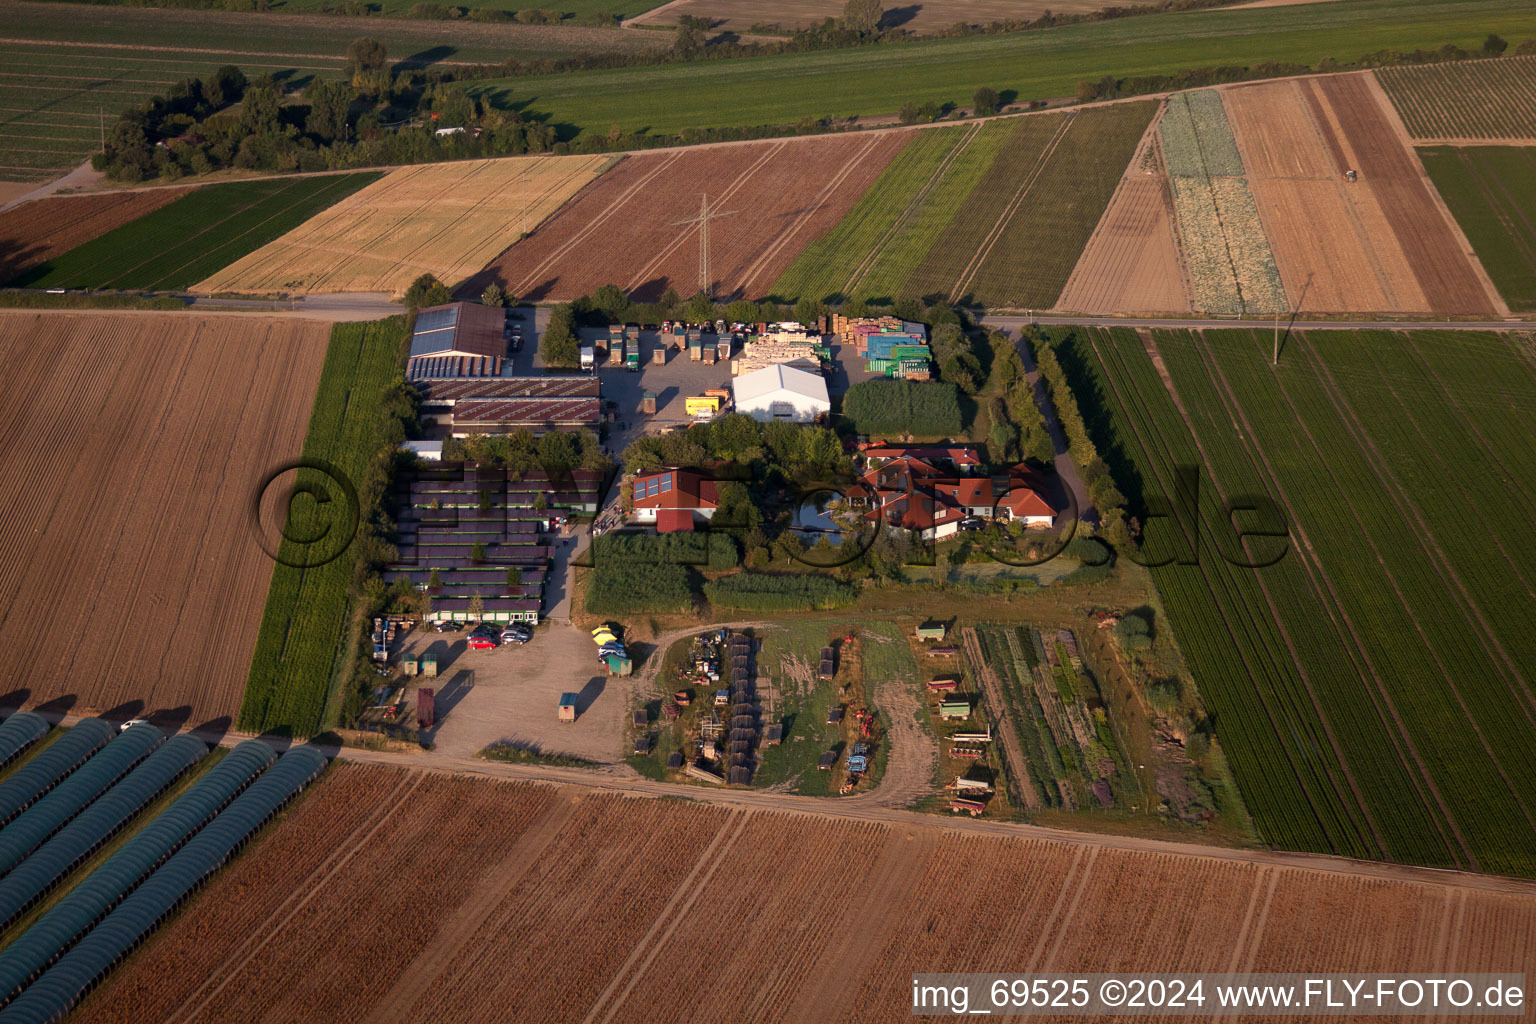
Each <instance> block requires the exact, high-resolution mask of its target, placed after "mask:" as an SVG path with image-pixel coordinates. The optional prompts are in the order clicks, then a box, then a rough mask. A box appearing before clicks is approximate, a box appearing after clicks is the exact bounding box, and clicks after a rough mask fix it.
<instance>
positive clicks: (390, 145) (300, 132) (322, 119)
mask: <svg viewBox="0 0 1536 1024" xmlns="http://www.w3.org/2000/svg"><path fill="white" fill-rule="evenodd" d="M347 58H348V63H349V66H350V78H349V79H347V80H341V79H315V80H314V81H312V82H310V83H309V84H308V85H307V86H306V87H305V89H304V90H303V93H302V95H301V96H300V95H291V94H289V92H288V91H287V89H286V88H285V87H284V85H283V84H282V83H281V82H279V81H278V80H277V79H276V78H274V77H273V76H271V75H263V76H261V77H259V78H256V79H254V80H252V79H249V78H247V76H246V75H245V73H244V72H243V71H241V70H240V69H239V68H238V67H235V66H233V65H226V66H224V67H221V68H219V69H218V70H217V71H215V72H214V74H213V75H212V76H211V77H210V78H209V79H207V80H206V81H205V80H204V79H201V78H196V77H188V78H183V79H181V80H179V81H177V82H175V83H173V84H172V85H171V86H170V87H169V88H168V89H167V90H166V92H165V93H164V94H163V95H156V96H152V97H150V98H149V99H148V100H145V101H144V102H143V103H140V104H139V105H137V106H135V107H130V108H128V109H127V110H125V111H123V113H122V114H121V115H120V116H119V117H118V119H117V121H116V122H115V123H114V124H113V126H112V130H111V132H110V133H109V134H108V136H107V138H106V140H105V145H104V147H103V150H102V151H101V152H100V153H97V154H96V155H95V156H94V157H92V161H91V162H92V165H93V166H94V167H95V168H96V169H97V170H99V171H105V172H106V173H107V175H108V176H109V177H111V178H113V179H114V180H117V181H142V180H144V179H145V178H148V177H152V176H159V177H161V178H165V179H169V180H174V179H176V178H180V177H182V176H183V175H186V174H207V173H209V172H210V171H216V170H220V169H222V168H226V167H238V168H242V169H246V170H262V171H288V172H292V171H322V170H339V169H346V168H352V167H372V166H379V165H385V164H399V163H421V162H428V161H436V160H454V159H462V158H468V157H486V156H514V155H518V154H523V153H542V152H548V151H549V150H551V149H552V148H554V146H555V130H554V128H552V127H550V126H549V125H546V124H542V123H540V122H538V121H532V120H526V119H524V118H523V117H522V115H520V114H518V113H517V112H515V111H504V110H499V109H497V108H496V107H494V106H493V105H492V104H490V103H489V102H488V101H486V100H485V99H484V98H482V97H476V96H472V95H470V92H469V90H468V88H467V87H465V86H462V85H456V84H453V83H445V82H435V81H432V80H430V79H429V78H428V77H427V76H424V75H421V74H420V73H406V74H395V73H393V72H392V71H391V69H390V66H389V59H388V53H387V51H386V49H385V47H384V45H383V44H382V43H379V42H378V41H376V40H373V39H367V38H360V39H356V40H354V41H353V42H352V45H351V46H350V48H349V49H348V52H347Z"/></svg>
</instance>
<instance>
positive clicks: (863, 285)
mask: <svg viewBox="0 0 1536 1024" xmlns="http://www.w3.org/2000/svg"><path fill="white" fill-rule="evenodd" d="M1016 128H1017V125H1015V124H1013V123H1011V122H1008V121H989V122H987V123H986V124H983V125H982V126H981V127H980V128H979V129H978V130H977V132H976V134H975V136H974V137H972V138H971V140H970V142H969V143H966V144H965V148H964V149H958V150H957V152H956V153H955V157H954V159H953V161H951V163H950V165H949V167H948V168H946V169H945V171H944V174H943V177H941V178H940V179H939V181H938V182H937V183H935V185H934V187H933V189H932V190H931V191H930V192H929V193H928V195H927V196H926V197H924V199H923V202H922V203H920V204H919V205H918V206H917V208H916V209H914V210H913V211H912V215H911V216H910V217H909V218H908V219H907V221H906V223H905V224H903V225H902V226H901V228H900V229H899V230H898V231H897V233H896V234H895V235H894V236H893V237H892V238H891V240H890V242H889V243H888V244H887V245H886V247H885V251H884V253H883V254H882V255H881V258H880V259H879V260H878V261H876V262H875V264H874V265H873V266H872V267H870V269H869V271H868V273H866V274H865V275H864V279H863V280H862V281H860V282H859V286H858V288H857V289H856V290H855V294H856V295H857V296H858V297H859V298H880V297H882V296H892V297H897V298H901V297H918V296H920V295H921V294H922V292H921V291H920V290H918V289H916V288H913V287H909V282H910V281H911V280H912V278H913V276H914V275H915V274H916V273H917V272H918V270H919V268H921V267H922V266H923V264H924V263H925V261H926V260H927V259H928V255H929V253H930V252H931V251H932V250H933V248H934V246H935V244H936V241H937V239H938V238H939V236H940V235H941V234H942V233H943V232H944V230H945V228H947V227H948V226H949V224H950V222H951V221H953V220H954V218H955V214H956V213H957V212H958V211H959V210H960V207H961V206H962V205H963V204H965V203H966V202H967V201H968V200H969V199H970V197H971V194H972V193H973V192H974V191H975V190H976V188H977V184H978V183H979V182H981V181H982V180H983V176H984V175H986V174H987V173H988V169H989V168H991V167H992V165H993V163H994V162H995V161H996V160H997V159H998V156H999V154H1001V153H1002V152H1003V151H1004V147H1005V146H1006V145H1007V144H1008V143H1009V140H1010V139H1012V138H1013V133H1014V131H1015V129H1016Z"/></svg>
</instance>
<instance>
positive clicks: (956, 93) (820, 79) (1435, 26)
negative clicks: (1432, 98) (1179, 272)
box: [485, 0, 1536, 132]
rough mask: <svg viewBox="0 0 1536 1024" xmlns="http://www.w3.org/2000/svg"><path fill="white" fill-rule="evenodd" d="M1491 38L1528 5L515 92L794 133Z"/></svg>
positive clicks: (574, 118) (564, 106)
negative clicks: (1210, 71) (994, 97)
mask: <svg viewBox="0 0 1536 1024" xmlns="http://www.w3.org/2000/svg"><path fill="white" fill-rule="evenodd" d="M1489 32H1497V33H1499V34H1500V35H1502V36H1504V37H1505V38H1506V39H1510V40H1520V39H1526V38H1531V37H1536V9H1533V8H1532V6H1531V5H1530V3H1529V2H1528V0H1336V2H1334V3H1327V4H1307V5H1292V6H1282V7H1259V8H1247V9H1242V10H1206V11H1191V12H1181V13H1173V14H1157V15H1149V16H1145V17H1136V18H1123V19H1118V20H1114V21H1107V22H1092V23H1088V24H1083V25H1068V26H1063V27H1060V28H1053V29H1049V30H1045V31H1039V32H1020V33H1013V34H1010V35H995V36H975V37H970V38H959V39H944V40H935V41H930V42H914V43H903V44H897V45H887V46H875V47H865V48H862V49H857V50H830V51H821V52H809V53H797V54H785V55H779V56H774V57H761V58H753V59H751V60H724V61H707V62H703V63H688V64H671V65H666V66H661V67H641V68H627V69H616V70H611V71H591V72H582V73H579V74H565V75H550V76H542V77H528V78H514V79H507V80H503V81H501V82H499V83H496V82H493V83H488V84H487V85H486V86H485V88H487V89H491V90H495V89H498V88H506V89H509V90H511V92H512V95H513V98H514V100H515V101H516V102H517V103H518V104H519V105H520V106H521V105H522V104H524V103H527V104H528V107H529V109H530V110H532V111H535V112H537V113H539V114H541V115H548V117H549V118H550V119H551V120H552V121H554V122H555V123H556V124H559V125H563V126H566V127H567V130H568V131H570V132H575V131H579V130H583V129H590V130H594V131H603V132H606V131H608V130H609V127H610V126H611V125H614V124H617V125H619V127H620V128H621V129H623V130H625V131H638V130H641V129H649V130H650V131H653V132H677V131H681V130H682V129H684V128H705V127H711V126H738V125H762V124H789V123H794V122H797V121H799V120H800V119H801V118H803V117H806V116H811V117H845V116H850V115H871V114H891V113H895V112H896V110H897V109H898V108H899V107H900V106H901V105H902V104H903V103H907V102H912V103H926V102H929V101H932V102H936V103H945V102H950V103H956V104H960V105H962V106H964V105H969V103H970V99H971V95H972V93H973V92H974V91H975V90H976V88H977V87H978V86H981V85H990V86H992V87H993V88H995V89H997V90H999V91H1000V92H1011V93H1014V94H1016V98H1018V99H1023V100H1027V99H1043V98H1046V97H1052V96H1070V95H1073V93H1074V90H1075V89H1076V88H1077V84H1078V83H1079V82H1081V81H1084V80H1096V79H1099V78H1101V77H1103V76H1104V75H1117V76H1122V77H1123V76H1128V75H1146V74H1171V73H1175V72H1178V71H1180V70H1182V69H1185V68H1198V67H1209V66H1213V65H1218V64H1221V65H1231V64H1258V63H1262V62H1264V61H1291V62H1298V63H1304V64H1308V65H1315V64H1316V63H1317V62H1318V61H1319V60H1321V59H1322V58H1324V57H1334V58H1337V59H1342V60H1354V59H1356V58H1359V57H1361V56H1363V55H1365V54H1367V53H1371V52H1374V51H1377V50H1382V49H1394V50H1414V49H1418V48H1434V47H1439V46H1442V45H1444V44H1446V43H1456V44H1458V45H1460V46H1463V47H1466V48H1468V49H1475V48H1477V47H1479V46H1481V45H1482V42H1483V38H1484V37H1485V36H1486V35H1487V34H1488V33H1489Z"/></svg>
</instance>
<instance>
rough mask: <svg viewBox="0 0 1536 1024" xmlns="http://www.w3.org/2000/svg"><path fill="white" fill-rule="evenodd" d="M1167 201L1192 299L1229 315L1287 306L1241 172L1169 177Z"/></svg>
mask: <svg viewBox="0 0 1536 1024" xmlns="http://www.w3.org/2000/svg"><path fill="white" fill-rule="evenodd" d="M1172 185H1173V205H1174V210H1175V212H1176V214H1177V220H1178V229H1179V238H1180V241H1181V242H1182V244H1183V249H1184V259H1185V263H1186V265H1187V266H1188V267H1189V272H1190V277H1191V279H1192V280H1193V282H1194V290H1195V304H1196V305H1197V306H1198V307H1199V308H1200V309H1201V310H1203V311H1204V312H1207V313H1219V314H1230V315H1242V314H1244V313H1275V312H1280V311H1284V310H1286V309H1288V308H1289V306H1288V305H1287V303H1286V299H1285V287H1284V285H1283V284H1282V283H1281V281H1280V271H1279V268H1278V267H1276V265H1275V256H1274V253H1273V252H1272V251H1271V250H1270V247H1269V239H1268V238H1267V237H1265V235H1264V226H1263V224H1261V223H1260V221H1259V211H1258V208H1257V207H1256V206H1255V205H1254V202H1253V194H1252V193H1251V192H1249V190H1248V183H1247V181H1246V180H1245V179H1243V178H1203V179H1202V178H1173V179H1172Z"/></svg>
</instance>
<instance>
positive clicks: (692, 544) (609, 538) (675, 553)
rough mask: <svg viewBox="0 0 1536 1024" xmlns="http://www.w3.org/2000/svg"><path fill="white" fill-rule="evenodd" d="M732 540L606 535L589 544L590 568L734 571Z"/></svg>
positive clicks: (725, 536) (700, 536) (704, 535)
mask: <svg viewBox="0 0 1536 1024" xmlns="http://www.w3.org/2000/svg"><path fill="white" fill-rule="evenodd" d="M736 558H737V550H736V540H735V538H734V537H732V536H730V535H729V534H725V533H606V534H603V535H602V536H601V537H598V538H597V539H596V540H595V541H593V542H592V564H593V565H596V566H601V565H602V564H603V563H604V562H609V561H619V562H655V563H662V564H669V565H692V566H696V567H703V568H710V569H734V568H736Z"/></svg>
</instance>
